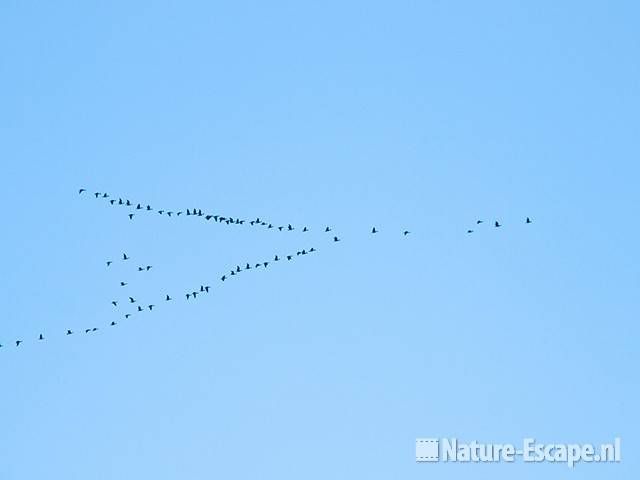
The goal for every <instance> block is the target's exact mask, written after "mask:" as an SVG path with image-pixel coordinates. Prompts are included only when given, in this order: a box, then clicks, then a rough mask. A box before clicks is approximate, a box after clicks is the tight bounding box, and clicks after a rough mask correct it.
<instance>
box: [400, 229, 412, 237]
mask: <svg viewBox="0 0 640 480" xmlns="http://www.w3.org/2000/svg"><path fill="white" fill-rule="evenodd" d="M410 233H411V232H410V231H409V230H405V231H404V232H402V234H403V235H404V236H405V237H406V236H407V235H409V234H410Z"/></svg>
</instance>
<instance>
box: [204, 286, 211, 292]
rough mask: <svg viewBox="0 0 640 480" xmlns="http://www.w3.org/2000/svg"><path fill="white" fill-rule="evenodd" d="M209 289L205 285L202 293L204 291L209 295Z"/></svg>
mask: <svg viewBox="0 0 640 480" xmlns="http://www.w3.org/2000/svg"><path fill="white" fill-rule="evenodd" d="M210 288H211V287H210V286H209V285H206V286H205V287H204V291H205V292H207V293H209V289H210Z"/></svg>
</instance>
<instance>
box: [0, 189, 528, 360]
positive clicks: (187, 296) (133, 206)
mask: <svg viewBox="0 0 640 480" xmlns="http://www.w3.org/2000/svg"><path fill="white" fill-rule="evenodd" d="M86 192H87V190H86V189H85V188H81V189H79V190H78V194H79V195H82V194H86ZM93 195H94V196H95V198H96V199H103V200H106V201H107V202H108V203H109V204H110V205H112V206H122V207H125V208H128V209H129V211H128V212H127V216H128V218H129V219H130V220H133V219H134V217H135V216H136V214H137V213H141V212H143V213H150V212H154V211H156V212H157V213H158V214H160V215H165V216H167V217H172V216H175V217H179V216H181V215H184V216H194V217H201V218H203V219H204V220H205V221H210V220H213V221H214V222H216V223H221V224H226V225H249V226H260V227H265V228H267V229H276V230H278V231H287V232H290V231H293V230H296V229H297V228H298V229H299V230H301V231H302V232H308V231H310V229H309V228H308V227H306V226H304V227H302V228H299V227H294V226H292V225H291V224H286V225H278V226H275V225H274V224H272V223H270V222H268V221H266V220H264V219H261V218H260V217H257V218H256V219H255V220H244V219H240V218H237V217H236V218H234V217H231V216H227V215H221V214H212V213H204V212H203V211H202V210H201V209H199V208H193V209H185V210H167V209H158V210H154V209H153V208H152V207H151V206H150V205H148V204H145V205H143V204H141V203H134V202H131V201H130V200H128V199H122V198H117V199H116V198H115V197H111V196H110V195H109V194H108V193H104V192H95V193H94V194H93ZM524 222H525V223H526V224H531V223H532V220H531V218H530V217H526V219H525V221H524ZM483 223H485V222H484V220H477V221H476V226H478V225H481V224H483ZM493 226H494V228H500V227H502V224H501V223H500V222H499V221H497V220H496V221H494V223H493ZM378 232H379V230H378V229H377V228H376V227H375V226H374V227H373V228H372V229H371V234H376V233H378ZM324 233H328V234H330V235H329V236H330V237H333V238H332V241H333V242H334V243H335V242H339V241H340V238H339V237H338V236H336V235H334V234H333V233H332V229H331V227H329V226H326V227H324ZM410 233H411V232H410V231H409V230H403V231H402V235H403V236H405V237H406V236H407V235H409V234H410ZM472 233H474V230H473V229H471V228H470V229H468V230H467V234H472ZM315 252H317V249H316V248H314V247H311V248H309V249H302V250H298V251H296V252H292V253H289V254H286V255H278V254H275V255H274V256H273V258H271V259H269V260H263V261H260V262H257V263H255V264H252V263H246V265H245V266H244V267H241V266H240V265H236V266H235V267H233V268H231V269H229V270H228V271H227V272H225V273H222V275H221V276H220V277H219V280H218V281H220V282H225V281H227V280H229V279H231V278H232V277H235V276H237V275H240V274H241V273H242V272H247V271H249V270H255V269H266V268H268V267H269V265H271V264H273V263H276V262H285V263H286V262H290V261H292V260H294V259H295V258H298V257H303V256H306V255H310V254H312V253H315ZM129 260H131V257H130V256H128V255H127V254H126V253H123V254H122V259H121V261H123V262H127V261H129ZM105 263H106V266H107V268H109V267H111V265H112V264H113V263H114V261H113V260H106V262H105ZM252 265H253V266H252ZM152 268H153V266H152V265H146V264H145V265H140V266H138V267H137V271H138V272H148V271H150V270H151V269H152ZM127 285H128V282H126V281H124V280H122V281H120V287H126V286H127ZM212 291H213V288H212V287H211V285H204V284H203V285H200V286H199V287H196V288H193V289H189V290H188V291H186V292H183V293H182V296H181V297H178V298H182V299H183V300H184V301H195V300H197V299H198V296H200V297H202V296H203V295H207V294H209V293H211V292H212ZM127 297H128V298H127V299H126V300H125V302H122V301H119V300H112V301H111V305H112V306H113V307H114V308H116V309H119V308H121V307H122V303H125V304H126V305H127V306H128V307H129V308H130V309H132V310H130V311H126V312H124V313H122V312H121V318H124V319H125V320H126V319H128V318H130V317H131V316H132V315H136V314H140V313H142V312H146V311H149V312H153V311H154V309H155V308H157V307H156V304H154V303H148V304H146V305H145V304H143V303H141V302H139V301H138V299H136V298H135V297H133V296H128V295H127ZM160 301H161V302H163V303H166V302H172V301H174V297H172V296H171V295H170V294H168V293H165V294H164V296H163V297H162V298H161V299H160ZM117 325H118V322H117V321H115V320H112V321H111V322H109V323H108V324H107V326H108V327H115V326H117ZM98 330H99V327H96V326H92V327H89V328H85V329H84V333H85V334H90V333H94V332H97V331H98ZM75 333H76V332H75V331H74V330H71V329H67V330H66V335H74V334H75ZM45 340H46V337H45V336H44V334H42V333H41V334H39V335H38V337H37V338H36V341H37V342H42V341H45ZM22 343H24V342H23V340H15V346H16V347H19V346H20V345H21V344H22ZM2 347H3V345H2V343H0V348H2Z"/></svg>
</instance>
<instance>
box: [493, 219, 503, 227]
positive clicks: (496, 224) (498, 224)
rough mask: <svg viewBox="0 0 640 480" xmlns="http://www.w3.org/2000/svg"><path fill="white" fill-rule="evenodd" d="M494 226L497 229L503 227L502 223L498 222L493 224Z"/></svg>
mask: <svg viewBox="0 0 640 480" xmlns="http://www.w3.org/2000/svg"><path fill="white" fill-rule="evenodd" d="M493 226H494V227H496V228H498V227H501V226H502V225H500V222H498V221H497V220H496V222H495V223H494V224H493Z"/></svg>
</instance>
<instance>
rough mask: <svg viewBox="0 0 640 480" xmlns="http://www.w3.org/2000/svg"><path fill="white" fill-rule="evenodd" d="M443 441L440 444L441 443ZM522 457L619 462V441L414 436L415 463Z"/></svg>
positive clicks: (571, 464) (573, 462)
mask: <svg viewBox="0 0 640 480" xmlns="http://www.w3.org/2000/svg"><path fill="white" fill-rule="evenodd" d="M441 441H442V444H441V443H440V442H441ZM518 458H521V459H522V461H524V462H532V463H539V462H550V463H566V464H567V466H568V467H569V468H573V467H574V466H575V465H576V464H577V463H579V462H584V463H601V462H616V463H617V462H620V460H621V441H620V439H619V438H616V439H615V440H614V442H613V443H603V444H600V445H598V446H597V447H596V446H594V445H593V444H591V443H584V444H575V443H569V444H565V443H548V444H547V443H539V442H536V441H535V439H533V438H525V439H524V440H523V441H522V445H521V448H517V447H516V445H515V444H513V443H504V444H503V443H480V442H477V441H475V440H474V441H472V442H470V443H463V442H459V441H458V439H457V438H442V439H438V438H417V439H416V462H439V461H443V462H467V463H474V462H476V463H487V462H506V463H510V462H514V461H516V460H517V459H518Z"/></svg>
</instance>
